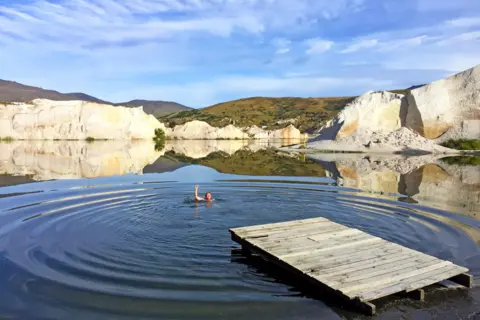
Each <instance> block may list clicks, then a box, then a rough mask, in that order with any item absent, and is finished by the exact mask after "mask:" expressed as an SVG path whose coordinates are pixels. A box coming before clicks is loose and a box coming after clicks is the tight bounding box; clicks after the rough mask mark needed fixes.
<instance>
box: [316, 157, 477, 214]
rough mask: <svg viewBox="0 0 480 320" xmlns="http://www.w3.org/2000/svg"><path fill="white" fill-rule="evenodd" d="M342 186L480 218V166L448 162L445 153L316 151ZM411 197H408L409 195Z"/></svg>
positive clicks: (323, 164) (330, 174) (329, 172)
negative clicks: (397, 153) (442, 158)
mask: <svg viewBox="0 0 480 320" xmlns="http://www.w3.org/2000/svg"><path fill="white" fill-rule="evenodd" d="M309 157H310V158H311V159H315V160H316V161H318V163H320V164H321V165H322V166H324V167H326V168H327V170H328V174H329V176H331V177H332V178H333V179H335V180H336V181H337V183H339V184H340V185H342V186H345V187H349V188H355V189H360V190H362V191H367V192H374V193H388V194H401V195H405V196H408V197H409V200H410V201H416V202H420V203H422V204H425V205H428V206H432V207H438V208H440V209H443V210H446V211H451V212H458V213H462V214H465V215H469V216H471V217H474V218H476V219H480V167H479V166H470V165H467V166H465V165H456V164H448V162H447V161H441V156H432V155H425V156H416V157H404V156H393V155H366V154H312V155H310V156H309ZM405 200H408V199H405Z"/></svg>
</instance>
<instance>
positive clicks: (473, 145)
mask: <svg viewBox="0 0 480 320" xmlns="http://www.w3.org/2000/svg"><path fill="white" fill-rule="evenodd" d="M441 145H442V146H444V147H447V148H451V149H457V150H480V140H478V139H458V140H453V139H451V140H448V141H447V142H444V143H442V144H441Z"/></svg>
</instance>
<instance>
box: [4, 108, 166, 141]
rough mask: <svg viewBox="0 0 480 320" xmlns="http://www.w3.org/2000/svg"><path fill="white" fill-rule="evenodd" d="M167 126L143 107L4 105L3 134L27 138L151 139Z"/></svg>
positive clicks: (16, 137)
mask: <svg viewBox="0 0 480 320" xmlns="http://www.w3.org/2000/svg"><path fill="white" fill-rule="evenodd" d="M156 128H163V129H165V126H164V125H163V124H162V123H160V122H159V121H158V120H157V119H155V118H154V117H153V116H151V115H147V114H146V113H145V112H143V109H142V108H141V107H138V108H125V107H114V106H111V105H106V104H98V103H92V102H85V101H51V100H46V99H36V100H33V101H32V102H31V103H12V104H7V105H0V137H12V138H14V139H24V140H55V139H61V140H67V139H77V140H84V139H86V138H87V137H92V138H94V139H111V140H125V139H128V140H130V139H151V138H152V137H153V135H154V131H155V129H156Z"/></svg>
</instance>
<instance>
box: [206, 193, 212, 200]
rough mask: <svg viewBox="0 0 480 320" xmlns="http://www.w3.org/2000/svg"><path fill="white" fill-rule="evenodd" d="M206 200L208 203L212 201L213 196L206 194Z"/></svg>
mask: <svg viewBox="0 0 480 320" xmlns="http://www.w3.org/2000/svg"><path fill="white" fill-rule="evenodd" d="M205 200H207V201H210V200H212V194H211V193H210V192H207V193H205Z"/></svg>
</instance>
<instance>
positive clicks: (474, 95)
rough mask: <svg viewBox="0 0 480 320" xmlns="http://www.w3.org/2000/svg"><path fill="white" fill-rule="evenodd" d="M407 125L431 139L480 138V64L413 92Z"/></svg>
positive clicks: (409, 101)
mask: <svg viewBox="0 0 480 320" xmlns="http://www.w3.org/2000/svg"><path fill="white" fill-rule="evenodd" d="M406 99H407V104H408V112H407V116H406V123H405V125H406V126H407V127H408V128H411V129H413V130H415V131H417V132H418V133H420V134H421V135H422V136H424V137H426V138H429V139H436V138H441V140H446V139H449V138H455V139H458V138H469V139H478V138H480V65H479V66H476V67H474V68H471V69H468V70H466V71H464V72H461V73H459V74H456V75H454V76H452V77H449V78H447V79H443V80H440V81H435V82H433V83H431V84H429V85H426V86H424V87H421V88H418V89H415V90H412V91H411V92H410V93H409V94H408V95H407V97H406Z"/></svg>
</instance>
